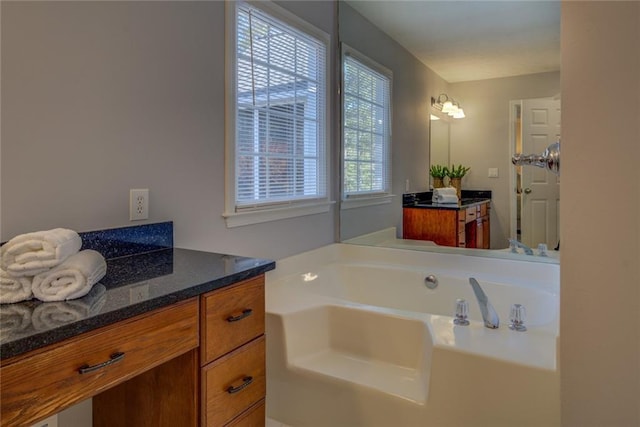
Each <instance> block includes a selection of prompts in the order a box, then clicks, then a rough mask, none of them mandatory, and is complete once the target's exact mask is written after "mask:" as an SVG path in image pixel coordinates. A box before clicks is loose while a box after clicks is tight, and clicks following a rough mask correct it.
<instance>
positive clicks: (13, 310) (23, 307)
mask: <svg viewBox="0 0 640 427" xmlns="http://www.w3.org/2000/svg"><path fill="white" fill-rule="evenodd" d="M29 326H31V308H30V307H29V306H28V304H7V305H3V306H2V307H0V338H1V339H4V338H7V337H11V336H15V335H19V334H20V333H21V332H23V331H25V330H26V329H27V328H28V327H29Z"/></svg>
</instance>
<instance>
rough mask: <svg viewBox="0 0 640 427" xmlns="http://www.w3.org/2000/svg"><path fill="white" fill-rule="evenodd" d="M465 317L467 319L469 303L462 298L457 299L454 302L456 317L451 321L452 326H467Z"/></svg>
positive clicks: (467, 321) (467, 322)
mask: <svg viewBox="0 0 640 427" xmlns="http://www.w3.org/2000/svg"><path fill="white" fill-rule="evenodd" d="M467 317H469V303H468V302H467V301H466V300H464V299H462V298H458V299H457V300H456V317H455V318H454V319H453V324H454V325H459V326H467V325H468V324H469V320H468V319H467Z"/></svg>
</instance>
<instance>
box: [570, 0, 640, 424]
mask: <svg viewBox="0 0 640 427" xmlns="http://www.w3.org/2000/svg"><path fill="white" fill-rule="evenodd" d="M621 105H622V106H623V107H622V108H621V107H620V106H621ZM639 167H640V2H637V1H633V2H577V1H576V2H574V1H567V2H563V5H562V178H561V184H560V186H561V187H560V191H561V193H562V204H561V212H560V218H561V222H562V229H561V241H562V262H561V311H560V313H561V319H560V327H561V331H560V373H561V380H562V386H561V393H562V425H563V426H566V427H573V426H576V427H589V426H594V427H601V426H606V427H631V426H638V425H640V412H639V411H640V215H639V212H640V178H639V177H638V169H639Z"/></svg>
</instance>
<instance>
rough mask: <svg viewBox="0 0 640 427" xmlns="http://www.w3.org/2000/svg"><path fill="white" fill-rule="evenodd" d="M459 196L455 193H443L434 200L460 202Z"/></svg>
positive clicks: (438, 201) (437, 201)
mask: <svg viewBox="0 0 640 427" xmlns="http://www.w3.org/2000/svg"><path fill="white" fill-rule="evenodd" d="M458 200H459V199H458V196H456V195H455V194H442V195H439V196H438V197H437V198H436V199H435V200H433V201H434V202H435V203H449V204H450V203H456V204H457V203H458Z"/></svg>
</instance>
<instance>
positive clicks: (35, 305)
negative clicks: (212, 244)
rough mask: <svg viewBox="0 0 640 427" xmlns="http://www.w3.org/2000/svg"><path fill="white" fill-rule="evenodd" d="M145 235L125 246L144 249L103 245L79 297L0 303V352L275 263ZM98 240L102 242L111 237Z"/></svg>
mask: <svg viewBox="0 0 640 427" xmlns="http://www.w3.org/2000/svg"><path fill="white" fill-rule="evenodd" d="M167 224H169V226H170V232H172V230H173V228H172V224H171V223H162V224H161V226H163V227H165V228H166V227H167ZM155 226H156V225H152V226H148V227H155ZM143 227H144V226H143ZM133 228H134V227H131V229H133ZM135 229H136V230H138V227H135ZM120 230H121V229H120ZM165 231H167V230H163V233H162V234H166V233H165ZM80 234H81V237H82V238H83V248H85V247H91V248H93V249H95V248H96V247H97V244H95V243H88V242H91V239H90V238H89V237H91V236H90V235H89V233H87V235H83V233H80ZM110 234H112V233H110ZM111 237H112V235H110V237H109V238H111ZM147 237H148V236H143V237H141V238H138V237H137V238H133V239H132V238H130V236H129V237H126V239H128V242H127V244H126V245H124V246H131V245H134V246H135V245H141V244H142V245H143V246H144V250H145V252H143V253H135V252H136V250H128V251H127V250H124V252H123V250H122V247H120V248H119V249H118V250H115V252H116V253H118V254H122V253H124V254H125V256H119V257H117V258H111V259H109V257H108V256H106V255H105V253H106V254H107V255H109V254H110V253H111V252H113V250H114V247H117V246H123V245H122V241H121V240H116V241H112V244H111V245H108V244H107V245H106V246H109V249H106V246H105V247H103V248H102V250H101V251H100V252H101V253H102V254H103V255H105V258H107V274H106V276H105V277H104V278H103V279H102V280H101V281H100V282H99V283H97V284H95V285H94V286H93V288H92V289H91V292H89V294H87V295H86V296H84V297H83V298H79V299H76V300H70V301H63V302H41V301H38V300H35V299H34V300H30V301H25V302H21V303H15V304H2V305H0V358H1V359H7V358H10V357H13V356H16V355H19V354H22V353H26V352H28V351H31V350H34V349H37V348H40V347H44V346H47V345H49V344H53V343H56V342H59V341H62V340H64V339H67V338H71V337H73V336H75V335H78V334H81V333H84V332H88V331H91V330H93V329H97V328H100V327H102V326H106V325H110V324H113V323H117V322H119V321H121V320H124V319H127V318H130V317H133V316H136V315H139V314H142V313H145V312H148V311H151V310H154V309H157V308H161V307H165V306H168V305H171V304H174V303H176V302H178V301H181V300H185V299H188V298H191V297H193V296H196V295H200V294H202V293H205V292H208V291H211V290H214V289H218V288H222V287H224V286H227V285H230V284H232V283H235V282H238V281H241V280H244V279H248V278H251V277H255V276H258V275H260V274H262V273H265V272H267V271H269V270H273V269H274V268H275V262H274V261H271V260H266V259H257V258H246V257H241V256H234V255H224V254H218V253H210V252H202V251H196V250H190V249H179V248H173V247H167V246H168V245H169V246H170V245H172V244H173V240H172V238H171V237H170V238H169V240H168V241H166V242H164V243H162V244H160V245H159V246H156V245H155V244H154V243H153V242H148V241H145V240H147ZM98 240H100V242H101V243H100V244H101V245H104V244H105V243H104V242H105V241H107V242H108V241H109V239H98ZM141 240H142V241H144V242H143V243H141ZM155 240H157V239H155ZM85 244H86V245H85ZM138 249H139V248H138ZM109 251H111V252H109ZM132 252H133V253H132Z"/></svg>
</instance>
